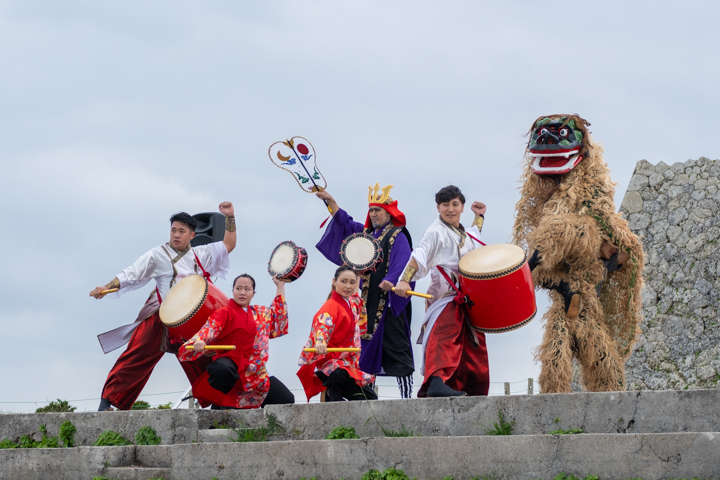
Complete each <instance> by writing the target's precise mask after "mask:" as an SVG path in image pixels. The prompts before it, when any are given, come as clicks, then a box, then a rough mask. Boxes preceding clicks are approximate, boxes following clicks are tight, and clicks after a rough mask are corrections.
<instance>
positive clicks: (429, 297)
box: [393, 287, 432, 300]
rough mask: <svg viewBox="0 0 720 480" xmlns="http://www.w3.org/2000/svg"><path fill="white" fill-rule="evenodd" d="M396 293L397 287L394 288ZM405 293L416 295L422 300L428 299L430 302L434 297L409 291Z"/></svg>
mask: <svg viewBox="0 0 720 480" xmlns="http://www.w3.org/2000/svg"><path fill="white" fill-rule="evenodd" d="M394 291H395V287H393V292H394ZM405 293H407V294H408V295H415V296H416V297H420V298H427V299H428V300H430V299H431V298H432V295H428V294H427V293H420V292H413V291H412V290H408V291H407V292H405Z"/></svg>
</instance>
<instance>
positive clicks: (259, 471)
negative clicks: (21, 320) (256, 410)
mask: <svg viewBox="0 0 720 480" xmlns="http://www.w3.org/2000/svg"><path fill="white" fill-rule="evenodd" d="M718 449H720V433H666V434H627V435H622V434H585V435H517V436H515V435H513V436H506V437H491V436H483V437H411V438H371V439H361V440H314V441H307V442H294V441H281V442H258V443H229V444H228V443H222V444H194V445H168V446H145V447H77V448H72V449H67V450H59V449H47V450H25V451H20V452H19V451H17V450H10V451H8V450H3V451H0V465H1V467H0V479H11V478H12V479H16V480H44V479H47V478H53V479H54V480H71V479H72V480H75V479H82V478H86V479H89V478H92V476H100V475H105V476H107V474H108V473H112V474H113V475H114V474H122V475H126V474H127V475H126V476H124V477H122V480H126V479H133V480H140V477H138V476H137V475H141V474H143V473H150V472H163V474H164V475H166V476H165V477H164V478H166V479H167V480H182V479H185V480H188V479H205V480H209V479H210V478H213V477H214V478H217V479H219V480H226V479H227V480H229V479H240V478H253V479H289V480H296V479H299V478H302V477H305V478H311V477H317V478H318V480H331V479H332V480H337V479H340V478H344V479H347V480H353V479H359V478H360V476H361V475H362V474H363V473H364V472H366V471H367V470H369V469H372V468H374V469H378V470H383V469H385V468H389V467H395V468H398V469H402V470H404V471H405V473H407V474H408V475H409V476H411V477H418V478H419V479H420V480H424V479H431V478H435V479H438V478H443V477H445V476H454V477H455V478H456V479H458V480H459V479H468V478H471V477H474V476H481V475H488V476H490V475H492V476H493V478H495V479H497V480H500V479H512V480H523V479H528V480H530V479H532V480H537V479H545V480H548V479H552V478H554V477H555V476H556V475H557V474H559V473H566V474H573V475H576V476H578V477H580V478H582V477H584V476H585V475H588V474H593V475H598V476H600V478H603V479H620V478H637V477H642V478H643V480H653V479H667V478H713V476H717V474H718V472H720V457H718V455H717V451H718ZM168 460H169V461H170V466H169V467H167V466H165V465H166V462H167V461H168ZM104 462H108V463H109V466H108V467H104V465H105V464H104ZM128 462H131V463H128ZM154 462H158V463H161V464H162V466H156V465H155V464H154ZM122 466H126V467H129V468H119V467H122ZM148 478H150V477H148ZM142 480H145V479H142Z"/></svg>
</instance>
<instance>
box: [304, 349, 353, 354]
mask: <svg viewBox="0 0 720 480" xmlns="http://www.w3.org/2000/svg"><path fill="white" fill-rule="evenodd" d="M327 351H328V353H331V352H359V351H360V349H359V348H328V349H327ZM303 352H312V353H315V352H317V348H303Z"/></svg>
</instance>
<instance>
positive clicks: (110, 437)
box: [93, 430, 132, 447]
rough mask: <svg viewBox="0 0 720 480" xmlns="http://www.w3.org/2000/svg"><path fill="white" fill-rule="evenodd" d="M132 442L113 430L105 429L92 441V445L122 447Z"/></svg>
mask: <svg viewBox="0 0 720 480" xmlns="http://www.w3.org/2000/svg"><path fill="white" fill-rule="evenodd" d="M126 445H132V442H131V441H130V440H128V439H127V438H125V437H123V436H122V435H120V434H119V433H117V432H115V431H113V430H105V431H104V432H102V433H101V434H100V436H99V437H98V439H97V440H96V441H95V443H93V447H124V446H126Z"/></svg>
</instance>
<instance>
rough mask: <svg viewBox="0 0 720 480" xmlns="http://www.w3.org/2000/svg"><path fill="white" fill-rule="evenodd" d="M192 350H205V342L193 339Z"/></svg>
mask: <svg viewBox="0 0 720 480" xmlns="http://www.w3.org/2000/svg"><path fill="white" fill-rule="evenodd" d="M193 350H194V351H196V352H202V351H203V350H205V342H203V341H202V340H195V343H193Z"/></svg>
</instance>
